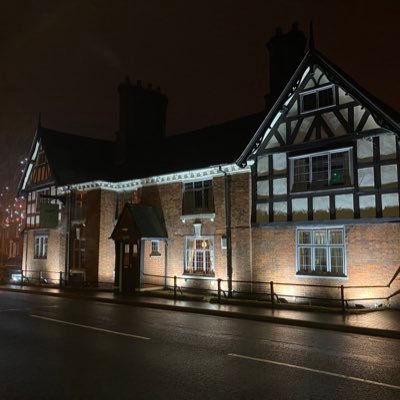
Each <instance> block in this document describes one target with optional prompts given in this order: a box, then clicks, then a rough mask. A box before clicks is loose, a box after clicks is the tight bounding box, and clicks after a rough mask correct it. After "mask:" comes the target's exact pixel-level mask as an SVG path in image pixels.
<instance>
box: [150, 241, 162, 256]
mask: <svg viewBox="0 0 400 400" xmlns="http://www.w3.org/2000/svg"><path fill="white" fill-rule="evenodd" d="M153 245H154V248H153ZM150 255H151V256H152V257H154V256H161V253H160V241H159V240H152V241H151V243H150Z"/></svg>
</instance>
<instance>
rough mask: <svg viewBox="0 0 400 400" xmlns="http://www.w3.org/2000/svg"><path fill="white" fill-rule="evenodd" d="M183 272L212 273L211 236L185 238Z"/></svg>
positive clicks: (212, 253)
mask: <svg viewBox="0 0 400 400" xmlns="http://www.w3.org/2000/svg"><path fill="white" fill-rule="evenodd" d="M185 273H187V274H199V275H214V241H213V239H212V238H206V237H200V238H186V257H185Z"/></svg>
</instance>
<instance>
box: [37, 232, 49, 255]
mask: <svg viewBox="0 0 400 400" xmlns="http://www.w3.org/2000/svg"><path fill="white" fill-rule="evenodd" d="M48 240H49V238H48V236H47V235H40V236H35V254H34V258H47V243H48Z"/></svg>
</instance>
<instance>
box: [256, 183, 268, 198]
mask: <svg viewBox="0 0 400 400" xmlns="http://www.w3.org/2000/svg"><path fill="white" fill-rule="evenodd" d="M257 196H258V197H264V198H265V197H268V196H269V181H258V182H257Z"/></svg>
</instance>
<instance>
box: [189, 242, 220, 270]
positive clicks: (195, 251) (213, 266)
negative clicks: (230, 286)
mask: <svg viewBox="0 0 400 400" xmlns="http://www.w3.org/2000/svg"><path fill="white" fill-rule="evenodd" d="M189 240H192V241H194V242H195V241H196V240H208V241H209V242H210V248H209V250H200V249H196V248H195V249H194V260H195V261H196V260H197V258H196V254H195V253H197V252H198V251H200V252H201V251H202V252H203V253H205V252H207V251H208V252H209V253H210V263H211V265H210V273H207V272H206V269H205V261H204V260H205V259H206V257H203V267H202V269H203V274H204V275H214V274H215V263H214V249H215V247H214V244H215V243H214V237H213V236H186V237H185V254H184V257H185V260H184V261H185V263H184V274H193V275H202V274H201V273H198V272H195V271H193V272H189V271H190V268H189V265H188V264H189V263H188V256H189V251H190V249H189V248H188V241H189ZM197 270H200V268H199V269H197Z"/></svg>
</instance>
